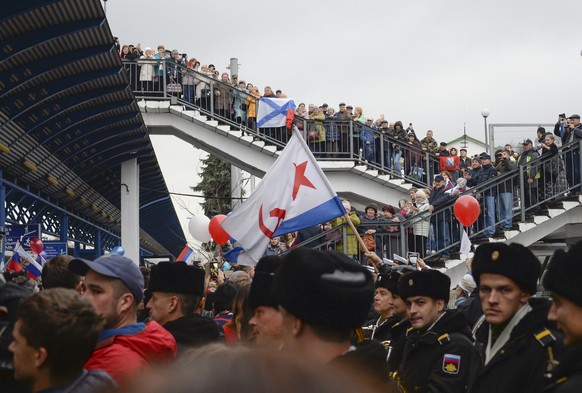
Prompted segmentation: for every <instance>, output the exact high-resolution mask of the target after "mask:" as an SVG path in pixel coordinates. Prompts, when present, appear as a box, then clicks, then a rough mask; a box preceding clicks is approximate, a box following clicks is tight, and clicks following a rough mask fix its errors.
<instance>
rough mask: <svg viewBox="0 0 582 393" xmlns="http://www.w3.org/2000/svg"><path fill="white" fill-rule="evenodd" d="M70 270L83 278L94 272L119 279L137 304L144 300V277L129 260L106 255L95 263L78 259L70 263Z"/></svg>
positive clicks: (119, 256)
mask: <svg viewBox="0 0 582 393" xmlns="http://www.w3.org/2000/svg"><path fill="white" fill-rule="evenodd" d="M69 270H70V271H72V272H73V273H76V274H78V275H81V276H85V275H86V274H87V271H88V270H93V271H94V272H95V273H99V274H101V275H102V276H105V277H111V278H117V279H119V280H121V282H122V283H124V284H125V286H126V287H127V288H128V289H129V291H130V292H131V294H132V295H133V297H134V298H135V302H136V303H139V302H141V300H142V299H143V287H144V280H143V275H142V273H141V271H140V270H139V267H138V266H137V264H135V263H133V261H132V260H131V259H129V258H126V257H122V256H121V255H104V256H102V257H99V258H97V259H95V260H94V261H93V262H91V261H87V260H85V259H80V258H77V259H73V260H72V261H71V262H69Z"/></svg>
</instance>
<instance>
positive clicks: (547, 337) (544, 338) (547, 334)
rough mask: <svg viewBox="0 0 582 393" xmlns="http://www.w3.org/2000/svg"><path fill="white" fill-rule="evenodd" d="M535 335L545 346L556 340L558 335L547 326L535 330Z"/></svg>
mask: <svg viewBox="0 0 582 393" xmlns="http://www.w3.org/2000/svg"><path fill="white" fill-rule="evenodd" d="M534 337H535V339H536V340H537V341H538V342H539V343H540V344H541V345H542V347H544V348H545V347H547V346H548V345H552V344H553V343H555V342H556V337H555V336H554V335H553V334H552V332H551V331H550V329H547V328H543V329H542V330H539V331H537V332H535V333H534Z"/></svg>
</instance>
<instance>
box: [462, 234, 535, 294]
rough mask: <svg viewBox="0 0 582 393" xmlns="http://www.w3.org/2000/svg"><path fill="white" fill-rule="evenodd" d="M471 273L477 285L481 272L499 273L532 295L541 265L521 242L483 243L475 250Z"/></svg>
mask: <svg viewBox="0 0 582 393" xmlns="http://www.w3.org/2000/svg"><path fill="white" fill-rule="evenodd" d="M472 273H473V278H474V279H475V283H476V284H477V286H479V278H480V275H481V274H483V273H492V274H500V275H502V276H505V277H508V278H510V279H512V280H513V281H515V283H516V284H517V285H518V286H519V287H520V288H521V289H522V290H524V291H526V292H529V293H530V294H532V295H533V294H535V293H536V291H537V281H538V277H539V276H540V273H541V265H540V261H539V260H538V259H537V258H536V257H535V255H534V254H533V253H532V252H531V251H530V250H528V249H527V248H526V247H524V246H522V245H521V244H517V243H511V244H509V245H507V244H505V243H485V244H482V245H480V246H479V247H477V250H476V251H475V256H474V257H473V270H472Z"/></svg>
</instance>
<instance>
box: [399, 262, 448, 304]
mask: <svg viewBox="0 0 582 393" xmlns="http://www.w3.org/2000/svg"><path fill="white" fill-rule="evenodd" d="M450 292H451V279H450V278H449V276H447V275H446V274H443V273H441V272H439V271H438V270H434V269H424V270H415V271H413V272H410V273H406V274H404V275H403V276H402V277H400V280H399V281H398V293H399V294H400V297H402V298H403V299H406V298H409V297H412V296H428V297H432V298H433V299H443V300H444V301H445V303H448V302H449V296H450Z"/></svg>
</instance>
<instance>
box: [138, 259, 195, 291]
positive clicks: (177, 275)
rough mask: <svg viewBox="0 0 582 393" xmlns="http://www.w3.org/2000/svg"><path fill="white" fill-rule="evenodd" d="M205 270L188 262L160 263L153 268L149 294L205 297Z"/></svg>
mask: <svg viewBox="0 0 582 393" xmlns="http://www.w3.org/2000/svg"><path fill="white" fill-rule="evenodd" d="M204 276H205V272H204V270H202V269H200V268H198V267H196V266H189V265H187V264H186V262H160V263H158V264H157V265H156V266H154V267H153V268H152V272H151V275H150V282H149V286H148V292H150V293H151V292H172V293H183V294H189V295H196V296H203V295H204Z"/></svg>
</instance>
